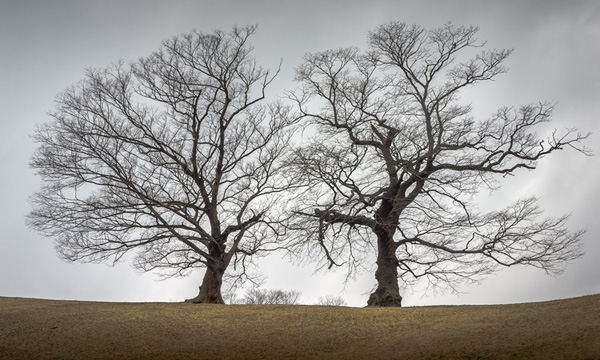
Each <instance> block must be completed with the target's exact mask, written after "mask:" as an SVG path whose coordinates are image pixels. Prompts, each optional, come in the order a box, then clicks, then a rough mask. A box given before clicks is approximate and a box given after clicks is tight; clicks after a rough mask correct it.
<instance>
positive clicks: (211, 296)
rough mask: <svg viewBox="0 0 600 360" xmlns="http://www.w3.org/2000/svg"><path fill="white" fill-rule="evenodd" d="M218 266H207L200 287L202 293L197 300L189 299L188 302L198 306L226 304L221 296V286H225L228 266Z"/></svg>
mask: <svg viewBox="0 0 600 360" xmlns="http://www.w3.org/2000/svg"><path fill="white" fill-rule="evenodd" d="M219 264H220V265H217V266H207V267H206V272H205V273H204V279H202V285H200V291H199V293H198V295H197V296H196V297H195V298H192V299H188V300H186V302H191V303H196V304H225V302H224V301H223V296H222V295H221V285H222V284H223V274H224V273H225V269H226V266H224V265H223V264H221V263H219Z"/></svg>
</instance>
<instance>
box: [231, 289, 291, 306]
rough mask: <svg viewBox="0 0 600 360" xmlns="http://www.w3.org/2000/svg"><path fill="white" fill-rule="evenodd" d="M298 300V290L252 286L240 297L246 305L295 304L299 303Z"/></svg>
mask: <svg viewBox="0 0 600 360" xmlns="http://www.w3.org/2000/svg"><path fill="white" fill-rule="evenodd" d="M299 300H300V292H299V291H296V290H287V291H286V290H279V289H275V290H267V289H258V288H253V289H250V290H248V291H247V292H246V294H245V295H244V297H243V298H242V299H241V303H242V304H248V305H267V304H270V305H296V304H299Z"/></svg>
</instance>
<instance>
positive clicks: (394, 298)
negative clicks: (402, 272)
mask: <svg viewBox="0 0 600 360" xmlns="http://www.w3.org/2000/svg"><path fill="white" fill-rule="evenodd" d="M375 279H377V289H376V290H375V292H373V293H372V294H371V296H369V300H368V301H367V305H368V306H402V297H401V296H400V288H399V287H398V258H397V257H396V244H395V243H394V240H393V236H391V235H390V234H389V233H388V232H386V231H378V232H377V270H376V271H375Z"/></svg>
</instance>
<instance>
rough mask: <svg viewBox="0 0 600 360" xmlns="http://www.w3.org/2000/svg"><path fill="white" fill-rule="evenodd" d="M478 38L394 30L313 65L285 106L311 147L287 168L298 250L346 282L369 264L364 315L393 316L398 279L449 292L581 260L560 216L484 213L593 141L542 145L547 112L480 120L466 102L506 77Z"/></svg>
mask: <svg viewBox="0 0 600 360" xmlns="http://www.w3.org/2000/svg"><path fill="white" fill-rule="evenodd" d="M477 31H478V29H477V28H476V27H455V26H452V25H451V24H448V25H445V26H443V27H440V28H436V29H433V30H430V31H428V30H426V29H424V28H421V27H419V26H409V25H406V24H404V23H397V22H394V23H389V24H385V25H382V26H380V27H378V28H377V29H376V30H375V31H374V32H372V33H370V36H369V49H368V51H365V52H361V51H360V50H358V49H356V48H342V49H336V50H330V51H324V52H319V53H314V54H308V55H306V57H305V61H304V62H303V64H302V65H301V66H300V67H299V68H298V69H297V72H296V79H297V80H298V81H299V83H300V86H299V88H298V90H297V91H294V92H293V93H292V94H291V95H290V96H291V98H293V99H294V100H295V101H296V102H297V105H298V108H299V109H300V111H301V113H302V115H303V116H304V118H305V119H307V122H308V124H309V125H308V126H309V128H312V129H314V133H316V135H315V136H314V137H313V138H312V140H311V141H306V144H305V145H304V146H303V147H302V148H300V149H298V150H297V151H296V154H295V160H294V162H293V166H294V167H295V171H296V174H297V176H298V177H302V178H303V179H304V181H305V183H306V185H307V190H306V191H307V193H306V195H307V196H306V199H305V201H304V202H302V203H301V205H299V206H298V208H297V211H296V214H297V215H298V216H297V219H296V224H295V228H294V230H295V231H296V235H295V240H296V242H297V244H300V245H302V246H306V245H308V247H309V249H310V250H311V251H314V250H316V251H318V252H319V253H320V254H321V255H322V256H323V258H324V259H325V260H326V262H327V264H328V266H329V267H331V266H342V265H347V266H349V267H350V270H351V271H352V270H353V269H355V268H356V267H357V266H359V265H360V262H361V261H363V260H364V258H363V257H362V255H363V254H365V253H373V252H376V254H377V268H376V272H375V278H376V280H377V288H376V290H375V291H374V292H373V293H372V294H371V296H370V298H369V300H368V304H369V305H377V306H400V305H401V299H402V298H401V296H400V294H399V285H398V280H399V278H400V279H401V280H402V281H404V282H405V283H411V282H413V281H416V279H419V278H426V279H428V280H429V281H430V282H431V283H432V284H434V285H444V284H448V285H450V286H451V287H453V286H454V285H452V284H456V283H457V281H459V280H473V279H476V278H477V277H478V275H482V274H486V273H489V272H491V271H493V270H495V269H496V268H498V265H504V266H511V265H515V264H525V265H532V266H535V267H539V268H542V269H544V270H546V271H547V272H549V273H556V272H559V271H560V270H561V269H562V268H563V266H564V264H565V262H567V261H569V260H572V259H575V258H577V257H578V256H580V254H581V250H580V247H579V245H578V244H579V242H580V238H581V236H582V234H583V232H582V231H576V232H569V231H568V230H567V228H566V223H567V217H566V216H564V217H559V218H542V217H541V211H540V208H539V206H538V205H537V202H536V199H535V198H527V199H522V200H519V201H517V202H516V203H514V204H512V205H510V206H508V207H507V208H506V209H503V210H499V211H494V212H490V213H480V212H478V209H477V206H476V204H475V203H474V201H473V199H474V195H476V194H477V193H478V192H479V191H480V190H481V189H484V188H497V187H498V186H499V180H501V178H502V177H504V176H507V175H513V174H515V173H517V172H518V171H519V170H521V169H535V167H536V166H537V163H538V161H539V160H541V159H542V158H544V157H546V156H547V155H549V154H551V153H553V152H555V151H558V150H562V149H564V148H566V147H571V148H575V149H576V150H578V151H581V152H584V153H586V152H587V149H586V148H584V147H582V146H581V145H580V144H581V141H582V140H584V139H585V138H586V137H587V136H588V135H586V134H583V135H582V134H580V133H578V132H577V130H576V129H567V130H565V131H564V132H562V133H561V132H559V131H556V130H555V131H552V132H549V133H548V136H543V137H542V136H539V135H538V134H537V131H547V124H548V122H549V121H550V118H551V114H552V110H553V104H550V103H539V104H533V105H526V106H522V107H520V108H512V107H507V108H502V109H500V110H498V111H497V112H496V113H495V114H493V115H492V116H491V117H490V118H489V119H485V120H480V119H475V118H474V117H473V116H472V115H471V107H470V105H464V104H462V103H461V102H460V101H459V100H460V99H459V94H460V93H461V90H463V89H465V88H467V87H470V86H473V85H474V84H477V83H480V82H484V81H487V80H491V79H493V78H495V77H496V76H497V75H499V74H502V73H504V72H505V71H506V68H505V67H504V66H503V63H504V61H505V59H506V58H507V57H508V56H509V55H510V53H511V50H481V49H479V48H482V47H483V46H484V43H482V42H479V41H478V40H477V38H476V34H477ZM306 133H309V131H307V132H306Z"/></svg>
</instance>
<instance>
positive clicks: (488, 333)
mask: <svg viewBox="0 0 600 360" xmlns="http://www.w3.org/2000/svg"><path fill="white" fill-rule="evenodd" d="M190 358H195V359H303V358H308V359H310V358H314V359H600V295H593V296H585V297H581V298H575V299H568V300H557V301H550V302H542V303H528V304H514V305H493V306H431V307H412V308H393V309H389V308H344V307H321V306H283V305H282V306H274V305H271V306H260V305H257V306H253V305H229V306H227V305H195V304H184V303H101V302H76V301H53V300H38V299H21V298H2V297H0V359H190Z"/></svg>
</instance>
